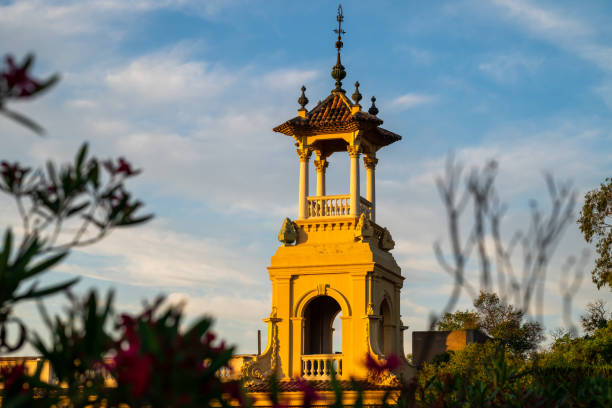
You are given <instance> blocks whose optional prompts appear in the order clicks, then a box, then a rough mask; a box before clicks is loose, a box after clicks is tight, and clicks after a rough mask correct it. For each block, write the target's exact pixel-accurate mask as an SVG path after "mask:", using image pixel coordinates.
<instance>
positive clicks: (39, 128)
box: [0, 106, 45, 136]
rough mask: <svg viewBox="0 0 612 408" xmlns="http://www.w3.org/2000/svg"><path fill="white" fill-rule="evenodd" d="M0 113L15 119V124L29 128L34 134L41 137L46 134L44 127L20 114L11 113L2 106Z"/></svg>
mask: <svg viewBox="0 0 612 408" xmlns="http://www.w3.org/2000/svg"><path fill="white" fill-rule="evenodd" d="M0 113H3V114H4V115H5V116H7V117H9V118H11V119H13V120H14V121H15V122H19V123H20V124H21V125H23V126H25V127H27V128H28V129H30V130H31V131H33V132H34V133H38V135H39V136H42V135H43V134H44V133H45V130H44V129H43V128H42V126H40V125H39V124H38V123H36V122H34V121H33V120H32V119H30V118H28V117H26V116H24V115H22V114H21V113H19V112H15V111H11V110H8V109H6V108H5V107H2V106H0Z"/></svg>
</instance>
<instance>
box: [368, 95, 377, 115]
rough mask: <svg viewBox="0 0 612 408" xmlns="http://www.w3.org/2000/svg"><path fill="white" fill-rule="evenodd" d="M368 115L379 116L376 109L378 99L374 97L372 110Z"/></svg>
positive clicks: (369, 110)
mask: <svg viewBox="0 0 612 408" xmlns="http://www.w3.org/2000/svg"><path fill="white" fill-rule="evenodd" d="M368 113H369V114H370V115H374V116H376V115H378V108H377V107H376V97H375V96H373V97H372V106H370V109H368Z"/></svg>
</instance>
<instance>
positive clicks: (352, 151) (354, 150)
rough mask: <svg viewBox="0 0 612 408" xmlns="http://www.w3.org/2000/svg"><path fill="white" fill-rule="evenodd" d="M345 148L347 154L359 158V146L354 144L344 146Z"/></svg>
mask: <svg viewBox="0 0 612 408" xmlns="http://www.w3.org/2000/svg"><path fill="white" fill-rule="evenodd" d="M346 150H347V151H348V154H349V156H351V158H355V157H356V158H359V155H360V154H361V148H360V147H359V146H358V145H356V146H346Z"/></svg>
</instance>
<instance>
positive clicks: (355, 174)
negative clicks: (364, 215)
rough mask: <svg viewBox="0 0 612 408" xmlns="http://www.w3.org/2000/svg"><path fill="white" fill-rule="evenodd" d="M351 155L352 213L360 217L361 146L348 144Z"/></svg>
mask: <svg viewBox="0 0 612 408" xmlns="http://www.w3.org/2000/svg"><path fill="white" fill-rule="evenodd" d="M346 149H347V150H348V153H349V156H350V157H351V193H350V194H351V215H352V216H355V217H359V213H360V211H359V199H360V194H359V155H360V153H361V152H360V151H359V146H347V148H346Z"/></svg>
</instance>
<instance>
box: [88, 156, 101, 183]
mask: <svg viewBox="0 0 612 408" xmlns="http://www.w3.org/2000/svg"><path fill="white" fill-rule="evenodd" d="M87 178H88V179H89V181H91V183H92V184H93V186H94V189H95V190H97V189H98V188H100V166H99V165H98V161H97V160H93V161H92V164H91V168H90V169H89V174H88V175H87Z"/></svg>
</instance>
